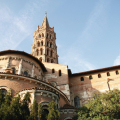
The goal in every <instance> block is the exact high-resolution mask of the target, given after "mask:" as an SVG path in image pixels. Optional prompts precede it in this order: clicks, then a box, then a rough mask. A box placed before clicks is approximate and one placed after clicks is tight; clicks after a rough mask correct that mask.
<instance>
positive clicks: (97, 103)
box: [77, 89, 120, 120]
mask: <svg viewBox="0 0 120 120" xmlns="http://www.w3.org/2000/svg"><path fill="white" fill-rule="evenodd" d="M77 117H78V119H77V120H81V119H82V120H113V119H120V90H117V89H114V90H111V91H107V92H105V93H96V94H95V95H94V99H92V100H90V101H89V102H88V104H85V105H84V106H83V107H82V108H80V109H79V110H78V115H77Z"/></svg>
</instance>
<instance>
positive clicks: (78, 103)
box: [74, 96, 80, 108]
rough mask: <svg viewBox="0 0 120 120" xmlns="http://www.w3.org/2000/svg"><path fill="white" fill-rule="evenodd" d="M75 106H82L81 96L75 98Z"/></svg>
mask: <svg viewBox="0 0 120 120" xmlns="http://www.w3.org/2000/svg"><path fill="white" fill-rule="evenodd" d="M74 106H75V107H77V108H80V98H79V97H78V96H76V97H75V98H74Z"/></svg>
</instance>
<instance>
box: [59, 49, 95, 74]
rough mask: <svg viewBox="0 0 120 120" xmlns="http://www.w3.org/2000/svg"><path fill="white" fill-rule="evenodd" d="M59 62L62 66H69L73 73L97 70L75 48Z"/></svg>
mask: <svg viewBox="0 0 120 120" xmlns="http://www.w3.org/2000/svg"><path fill="white" fill-rule="evenodd" d="M59 60H60V62H61V63H62V64H65V65H68V67H69V68H70V69H71V70H72V72H73V73H76V72H83V71H88V70H93V69H96V67H95V66H94V65H93V64H91V63H89V62H88V61H86V60H85V59H84V58H83V57H82V56H80V54H79V53H78V52H76V48H75V47H72V48H71V49H69V51H68V52H67V53H66V54H65V55H64V56H63V57H60V58H59Z"/></svg>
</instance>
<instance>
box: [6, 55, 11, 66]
mask: <svg viewBox="0 0 120 120" xmlns="http://www.w3.org/2000/svg"><path fill="white" fill-rule="evenodd" d="M9 65H10V57H9V58H8V61H7V65H6V68H9Z"/></svg>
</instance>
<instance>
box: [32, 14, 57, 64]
mask: <svg viewBox="0 0 120 120" xmlns="http://www.w3.org/2000/svg"><path fill="white" fill-rule="evenodd" d="M31 54H32V55H33V56H35V57H37V58H38V59H39V60H40V61H42V62H48V63H58V55H57V46H56V33H55V32H54V27H52V28H51V27H50V26H49V23H48V19H47V14H46V13H45V17H44V20H43V22H42V25H41V26H40V27H39V25H38V26H37V30H36V31H35V32H34V42H33V45H32V51H31Z"/></svg>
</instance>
